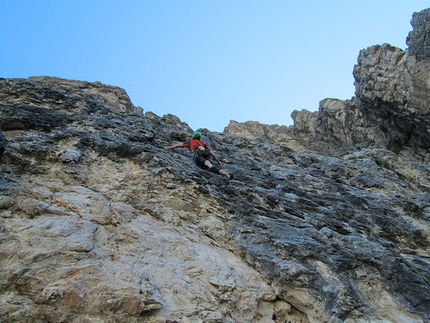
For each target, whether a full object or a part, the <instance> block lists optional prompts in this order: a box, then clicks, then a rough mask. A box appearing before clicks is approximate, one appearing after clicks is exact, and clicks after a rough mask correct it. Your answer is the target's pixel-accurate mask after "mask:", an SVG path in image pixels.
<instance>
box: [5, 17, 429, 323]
mask: <svg viewBox="0 0 430 323" xmlns="http://www.w3.org/2000/svg"><path fill="white" fill-rule="evenodd" d="M429 14H430V10H425V11H423V12H421V13H418V14H414V16H413V19H412V25H413V26H414V28H416V29H414V31H413V32H411V33H410V35H409V37H408V44H409V46H410V49H408V50H406V51H401V50H399V49H397V48H393V47H391V46H389V45H383V46H373V47H371V48H368V49H366V50H363V51H362V52H361V53H360V55H359V59H358V65H357V66H356V67H355V68H354V76H355V79H356V89H357V91H356V97H354V98H352V99H351V100H348V101H340V100H334V99H326V100H323V101H321V104H320V109H319V111H318V112H314V113H311V112H307V111H301V112H298V111H296V112H294V113H293V117H294V120H295V124H294V126H291V127H285V126H277V125H272V126H269V125H262V124H260V123H258V122H247V123H243V124H241V123H237V122H234V121H232V122H231V123H230V125H229V126H228V127H227V128H226V129H225V131H224V132H223V133H215V132H210V131H209V130H207V129H200V131H201V132H202V133H203V140H204V141H205V142H206V143H208V144H209V146H210V147H211V148H212V149H213V151H214V152H215V153H216V154H217V155H218V156H219V158H220V159H221V160H222V161H223V167H224V168H225V169H226V170H227V171H229V172H233V173H235V176H236V179H235V180H232V181H229V180H227V179H225V178H224V177H222V176H219V175H215V174H213V173H210V172H207V171H204V170H201V169H199V168H198V167H197V166H195V165H194V164H193V162H192V161H191V159H190V156H189V154H188V153H187V152H186V151H185V150H181V149H177V150H174V151H172V150H166V149H165V147H166V146H169V145H171V144H172V142H175V143H176V142H180V141H185V140H187V139H188V138H189V135H190V133H191V132H192V130H191V129H190V128H189V127H188V125H187V124H186V123H184V122H181V120H179V119H178V118H177V117H175V116H173V115H166V116H164V117H159V116H156V115H155V114H153V113H151V112H147V113H146V114H145V115H144V114H143V113H142V109H141V108H137V107H135V106H134V105H133V104H132V103H131V101H130V99H129V98H128V96H127V94H126V92H125V91H124V90H122V89H120V88H117V87H112V86H107V85H103V84H101V83H89V82H78V81H69V80H63V79H57V78H49V77H33V78H29V79H0V129H1V132H0V155H1V170H0V174H1V175H0V176H1V177H0V194H1V195H0V230H1V235H0V266H1V271H0V302H1V306H0V321H2V322H75V323H78V322H96V321H97V322H165V323H167V322H170V323H173V322H193V323H194V322H196V323H197V322H241V323H244V322H261V323H263V322H264V323H266V322H272V323H275V322H276V323H280V322H302V323H305V322H347V323H352V322H360V323H361V322H363V323H364V322H428V321H430V238H429V232H430V170H429V148H430V131H429V125H430V123H429V104H428V103H429V102H430V101H429V97H428V93H430V92H429V86H430V80H429V75H430V74H429V73H428V71H429V66H430V60H429V58H428V54H425V53H428V45H426V40H427V39H428V32H427V34H426V35H422V33H425V32H426V30H429V28H430V26H429V19H428V16H429ZM426 36H427V37H426Z"/></svg>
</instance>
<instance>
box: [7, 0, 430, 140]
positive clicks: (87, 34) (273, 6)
mask: <svg viewBox="0 0 430 323" xmlns="http://www.w3.org/2000/svg"><path fill="white" fill-rule="evenodd" d="M428 7H430V3H429V1H428V0H426V1H421V0H361V1H349V0H337V1H335V0H327V1H322V0H246V1H241V0H182V1H181V0H117V1H113V0H112V1H109V0H104V1H100V0H73V1H72V0H39V1H35V0H2V1H1V3H0V40H1V50H0V77H5V78H15V77H20V78H27V77H29V76H37V75H47V76H56V77H61V78H67V79H74V80H85V81H90V82H93V81H100V82H102V83H105V84H109V85H115V86H119V87H122V88H124V89H125V90H126V91H127V93H128V95H129V96H130V98H131V100H132V102H133V103H134V105H136V106H141V107H142V108H143V109H144V111H145V112H147V111H152V112H154V113H155V114H157V115H159V116H163V115H164V114H167V113H171V114H174V115H176V116H177V117H179V118H180V119H181V120H182V121H185V122H187V123H188V124H189V126H190V127H191V128H193V129H194V130H195V129H197V128H208V129H209V130H211V131H219V132H221V131H223V130H224V127H226V126H227V125H228V124H229V122H230V120H235V121H238V122H245V121H259V122H261V123H265V124H279V125H291V124H292V122H293V121H292V119H291V116H290V115H291V112H292V111H293V110H302V109H306V110H309V111H316V110H318V104H319V101H321V100H323V99H325V98H339V99H342V100H345V99H350V98H351V97H352V96H354V90H355V88H354V84H353V83H354V79H353V76H352V70H353V67H354V65H355V64H356V62H357V57H358V54H359V51H360V50H361V49H365V48H367V47H369V46H372V45H377V44H383V43H389V44H391V45H393V46H396V47H399V48H402V49H405V48H406V43H405V39H406V37H407V35H408V33H409V31H411V30H412V27H411V25H410V20H411V17H412V13H413V12H418V11H421V10H423V9H426V8H428Z"/></svg>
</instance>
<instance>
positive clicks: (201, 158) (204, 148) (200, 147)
mask: <svg viewBox="0 0 430 323" xmlns="http://www.w3.org/2000/svg"><path fill="white" fill-rule="evenodd" d="M200 138H201V133H200V132H198V131H195V132H194V133H193V135H192V139H191V140H189V141H187V142H184V143H179V144H175V145H173V146H169V147H166V148H167V149H172V148H183V147H187V148H188V149H189V150H190V152H191V153H192V154H193V160H194V161H195V162H196V164H197V166H199V167H200V168H202V169H207V170H209V171H211V172H212V173H215V174H219V175H223V176H225V177H227V178H229V179H234V175H233V174H229V173H227V172H226V171H224V170H222V169H220V168H218V167H216V166H214V165H213V164H212V163H211V162H210V161H209V158H210V157H211V156H212V158H213V159H215V161H216V162H217V163H218V164H219V166H220V167H221V162H220V161H219V159H218V157H217V156H216V155H215V154H214V153H213V152H212V151H210V149H209V147H208V145H206V144H205V143H204V142H203V141H201V140H200Z"/></svg>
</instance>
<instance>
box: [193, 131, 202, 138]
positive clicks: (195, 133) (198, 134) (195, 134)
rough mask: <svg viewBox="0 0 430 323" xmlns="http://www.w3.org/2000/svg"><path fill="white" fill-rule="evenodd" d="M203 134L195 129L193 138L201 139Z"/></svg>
mask: <svg viewBox="0 0 430 323" xmlns="http://www.w3.org/2000/svg"><path fill="white" fill-rule="evenodd" d="M201 136H202V134H201V133H200V132H198V131H194V132H193V136H192V137H193V139H197V140H199V139H200V138H201Z"/></svg>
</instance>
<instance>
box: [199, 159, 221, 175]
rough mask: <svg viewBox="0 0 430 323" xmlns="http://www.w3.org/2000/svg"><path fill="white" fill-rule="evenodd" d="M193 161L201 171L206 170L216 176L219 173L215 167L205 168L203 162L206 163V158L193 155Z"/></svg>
mask: <svg viewBox="0 0 430 323" xmlns="http://www.w3.org/2000/svg"><path fill="white" fill-rule="evenodd" d="M193 159H194V161H195V162H196V164H197V166H199V167H200V168H202V169H207V170H209V171H211V172H212V173H215V174H218V172H219V168H217V167H215V166H212V167H211V168H209V167H207V166H206V165H205V161H206V160H207V159H206V158H204V157H203V156H199V155H195V156H194V157H193ZM211 164H213V163H212V162H211Z"/></svg>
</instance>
